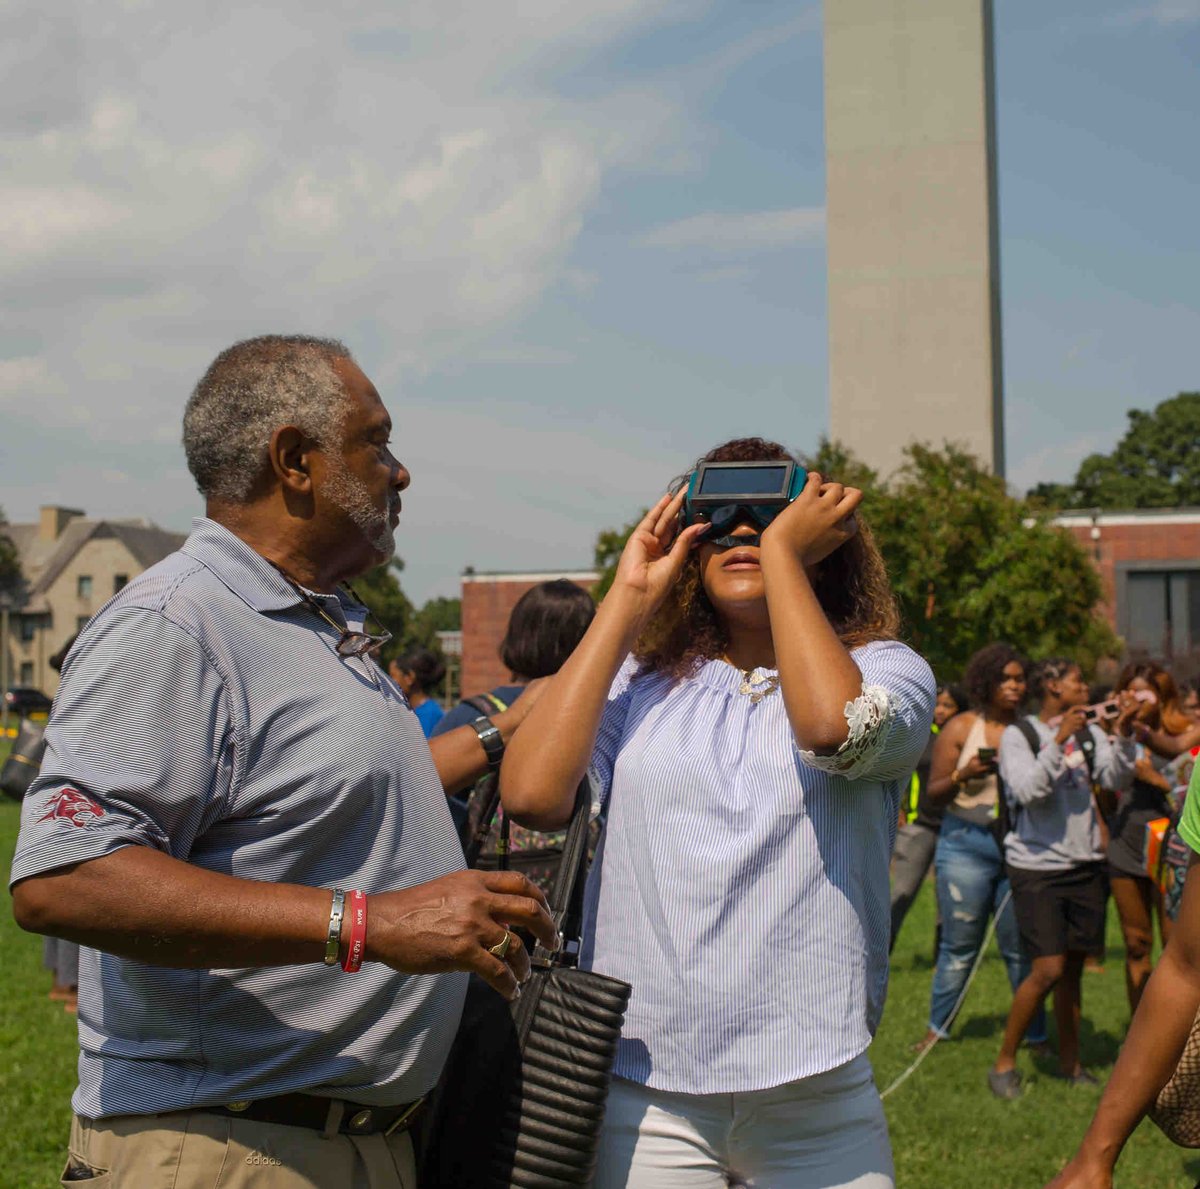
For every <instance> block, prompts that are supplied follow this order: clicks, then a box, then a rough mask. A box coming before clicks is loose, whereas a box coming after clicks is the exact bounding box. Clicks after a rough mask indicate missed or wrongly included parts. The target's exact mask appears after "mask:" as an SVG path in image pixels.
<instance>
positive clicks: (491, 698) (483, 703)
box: [463, 694, 508, 717]
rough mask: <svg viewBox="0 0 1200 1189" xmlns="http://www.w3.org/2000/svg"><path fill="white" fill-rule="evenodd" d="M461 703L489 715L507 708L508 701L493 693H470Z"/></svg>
mask: <svg viewBox="0 0 1200 1189" xmlns="http://www.w3.org/2000/svg"><path fill="white" fill-rule="evenodd" d="M463 705H464V706H470V707H471V709H472V710H478V711H479V713H480V714H484V715H487V716H489V717H490V716H491V715H493V714H499V713H501V712H503V711H505V710H507V709H508V703H507V702H506V701H505V700H504V699H503V698H498V697H496V695H495V694H472V695H471V697H469V698H463Z"/></svg>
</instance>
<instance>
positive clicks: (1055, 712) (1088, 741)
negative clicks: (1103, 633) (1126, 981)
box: [988, 658, 1139, 1099]
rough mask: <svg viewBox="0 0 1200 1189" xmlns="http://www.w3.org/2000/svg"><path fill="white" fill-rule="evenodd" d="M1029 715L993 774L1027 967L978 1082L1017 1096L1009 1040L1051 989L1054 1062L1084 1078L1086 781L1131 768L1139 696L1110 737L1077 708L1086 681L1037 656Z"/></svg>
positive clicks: (1008, 736) (1066, 666)
mask: <svg viewBox="0 0 1200 1189" xmlns="http://www.w3.org/2000/svg"><path fill="white" fill-rule="evenodd" d="M1029 684H1030V688H1031V691H1032V693H1033V696H1034V697H1035V698H1037V699H1038V700H1039V702H1040V706H1039V710H1038V713H1037V715H1036V716H1035V715H1030V716H1028V717H1026V718H1024V719H1022V720H1020V721H1019V722H1017V723H1015V724H1014V725H1012V726H1010V727H1007V728H1006V729H1005V731H1004V734H1003V735H1002V736H1001V740H1000V778H1001V781H1002V783H1003V788H1004V793H1005V795H1006V796H1007V797H1008V800H1009V813H1010V829H1009V831H1008V834H1007V835H1006V836H1005V839H1004V857H1005V861H1006V863H1007V866H1008V879H1009V883H1010V885H1011V886H1012V896H1013V908H1014V910H1015V912H1016V918H1017V927H1018V929H1019V930H1020V934H1021V944H1022V947H1023V948H1024V951H1025V954H1026V955H1027V956H1028V958H1029V959H1030V961H1031V964H1032V968H1031V970H1030V972H1029V975H1028V977H1026V978H1025V979H1024V980H1023V981H1022V983H1021V985H1020V986H1019V987H1018V988H1017V990H1016V993H1015V994H1014V995H1013V1001H1012V1007H1011V1008H1010V1009H1009V1013H1008V1021H1007V1023H1006V1024H1005V1028H1004V1039H1003V1041H1002V1042H1001V1045H1000V1052H999V1054H998V1056H997V1057H996V1063H995V1065H994V1066H993V1067H992V1069H991V1071H990V1072H989V1073H988V1086H989V1087H990V1088H991V1091H992V1093H993V1094H995V1095H996V1096H997V1097H998V1098H1009V1099H1011V1098H1018V1097H1019V1096H1020V1094H1021V1075H1020V1074H1019V1073H1018V1071H1017V1068H1016V1058H1017V1047H1018V1046H1019V1045H1020V1043H1021V1039H1022V1038H1023V1037H1024V1035H1025V1030H1026V1029H1027V1028H1028V1027H1029V1024H1030V1021H1031V1020H1032V1019H1033V1017H1034V1014H1035V1013H1036V1012H1037V1011H1038V1009H1039V1008H1040V1006H1041V1004H1042V1003H1043V1002H1044V1001H1045V998H1046V996H1047V995H1048V994H1049V993H1050V992H1051V991H1054V993H1055V994H1054V1018H1055V1022H1056V1023H1057V1025H1058V1061H1059V1069H1060V1070H1061V1073H1062V1076H1063V1077H1064V1078H1066V1079H1067V1080H1068V1081H1069V1082H1070V1083H1071V1084H1072V1085H1073V1086H1084V1085H1095V1084H1096V1079H1095V1078H1094V1077H1093V1076H1092V1075H1091V1074H1090V1073H1089V1072H1088V1071H1087V1070H1086V1069H1084V1067H1083V1066H1082V1065H1081V1064H1080V1062H1079V1016H1080V1005H1081V1000H1082V986H1081V983H1082V975H1083V963H1084V959H1085V958H1086V957H1087V955H1088V954H1090V953H1095V952H1096V950H1097V949H1099V947H1100V945H1101V943H1102V942H1103V940H1104V917H1105V908H1106V907H1107V903H1108V889H1107V888H1106V886H1105V873H1104V857H1105V846H1106V844H1107V841H1108V832H1107V829H1106V827H1105V824H1104V819H1103V817H1102V815H1101V813H1100V807H1099V805H1098V804H1097V802H1096V794H1095V791H1094V790H1095V788H1096V787H1099V788H1101V789H1110V790H1111V789H1117V788H1120V787H1121V786H1122V785H1123V784H1125V783H1126V782H1127V781H1128V779H1129V777H1130V776H1131V774H1132V772H1133V757H1134V742H1133V734H1132V732H1133V717H1134V715H1135V714H1136V713H1137V709H1138V705H1139V703H1138V702H1137V701H1136V700H1135V699H1134V698H1133V697H1130V696H1128V695H1127V696H1126V697H1125V698H1123V699H1122V701H1121V704H1120V708H1119V710H1118V713H1117V717H1116V720H1115V729H1116V732H1117V734H1116V739H1115V741H1110V739H1109V736H1108V735H1107V734H1105V732H1104V731H1103V730H1101V728H1100V727H1098V726H1096V725H1095V723H1094V722H1089V721H1088V720H1089V718H1094V717H1095V715H1094V714H1089V711H1090V710H1091V709H1092V708H1090V707H1088V706H1087V705H1086V703H1087V700H1088V687H1087V684H1086V683H1085V682H1084V680H1083V674H1082V673H1081V672H1080V669H1079V666H1078V665H1077V664H1076V663H1075V662H1074V661H1071V660H1066V659H1063V658H1055V659H1051V660H1044V661H1040V662H1039V663H1038V664H1036V665H1035V666H1034V668H1033V672H1032V674H1031V675H1030V683H1029Z"/></svg>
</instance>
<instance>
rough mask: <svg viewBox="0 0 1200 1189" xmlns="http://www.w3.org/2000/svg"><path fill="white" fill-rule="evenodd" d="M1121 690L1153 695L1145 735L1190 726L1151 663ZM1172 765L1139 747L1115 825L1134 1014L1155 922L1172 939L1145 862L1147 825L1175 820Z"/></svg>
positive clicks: (1117, 891)
mask: <svg viewBox="0 0 1200 1189" xmlns="http://www.w3.org/2000/svg"><path fill="white" fill-rule="evenodd" d="M1117 689H1118V691H1119V692H1121V693H1126V692H1128V693H1135V694H1138V693H1140V694H1144V695H1146V694H1148V695H1151V696H1152V698H1153V700H1152V701H1151V700H1146V701H1143V702H1141V703H1139V710H1138V714H1137V718H1136V721H1135V725H1136V726H1140V728H1141V730H1142V731H1145V732H1150V731H1165V732H1166V733H1167V734H1169V735H1172V736H1177V735H1179V734H1180V733H1181V732H1183V731H1185V730H1186V729H1187V727H1188V726H1189V725H1190V724H1189V723H1188V720H1187V719H1186V718H1185V716H1184V714H1183V712H1182V710H1181V709H1180V705H1179V692H1178V690H1177V689H1176V687H1175V682H1174V680H1173V679H1172V678H1171V675H1170V674H1169V673H1168V672H1167V671H1166V670H1165V669H1164V668H1163V667H1162V666H1161V665H1158V664H1155V663H1154V662H1153V661H1142V662H1138V663H1136V664H1131V665H1127V666H1126V667H1125V669H1124V670H1123V671H1122V673H1121V676H1120V678H1119V679H1118V681H1117ZM1169 765H1170V759H1169V758H1167V757H1164V756H1161V755H1158V754H1157V753H1156V752H1154V751H1153V750H1151V749H1150V748H1148V747H1146V746H1145V745H1144V744H1139V745H1138V747H1137V756H1136V761H1135V764H1134V769H1133V771H1132V772H1131V773H1130V775H1129V779H1128V781H1127V782H1126V785H1125V787H1124V788H1123V789H1122V790H1121V792H1120V795H1119V797H1118V800H1117V810H1116V813H1115V815H1114V816H1113V819H1112V823H1111V835H1112V837H1111V840H1110V841H1109V844H1108V874H1109V880H1110V885H1111V888H1112V897H1113V900H1114V901H1115V903H1116V906H1117V913H1118V915H1119V916H1120V918H1121V934H1122V937H1123V938H1124V941H1125V990H1126V994H1127V995H1128V997H1129V1007H1130V1010H1131V1011H1136V1010H1137V1005H1138V1000H1140V999H1141V997H1142V991H1143V989H1144V988H1145V986H1146V980H1147V979H1148V978H1149V977H1150V966H1151V960H1150V953H1151V948H1152V946H1153V942H1154V923H1153V922H1154V919H1155V917H1157V918H1158V928H1159V936H1160V938H1161V939H1162V943H1163V945H1166V943H1167V939H1168V938H1169V937H1170V935H1171V921H1170V918H1169V917H1168V916H1167V915H1166V913H1165V912H1164V911H1163V902H1162V892H1161V890H1160V889H1159V886H1158V883H1157V881H1156V880H1155V879H1152V878H1151V876H1150V873H1149V872H1148V871H1147V870H1146V866H1145V858H1144V854H1145V844H1146V824H1147V823H1148V822H1151V821H1153V820H1155V819H1156V818H1164V817H1172V816H1173V812H1172V805H1171V802H1170V793H1171V790H1172V788H1173V781H1172V779H1171V777H1170V776H1169V775H1168V774H1167V769H1168V767H1169Z"/></svg>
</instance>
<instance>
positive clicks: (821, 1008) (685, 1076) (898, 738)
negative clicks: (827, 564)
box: [581, 641, 936, 1094]
mask: <svg viewBox="0 0 1200 1189" xmlns="http://www.w3.org/2000/svg"><path fill="white" fill-rule="evenodd" d="M852 656H853V658H854V660H855V662H856V663H857V665H858V667H859V669H860V670H861V671H862V675H863V689H864V698H862V699H859V701H858V702H857V703H854V704H851V705H850V706H848V707H847V715H848V718H849V719H850V720H851V722H852V725H853V727H854V728H855V729H854V731H853V732H852V733H853V734H854V735H855V737H856V738H858V739H859V740H860V743H861V744H862V746H860V747H859V748H857V749H851V750H852V751H855V752H856V755H855V758H854V759H853V761H852V762H850V763H845V762H843V761H836V760H830V759H829V758H818V757H813V756H811V755H808V754H806V753H802V752H801V751H800V750H799V749H798V747H797V745H796V741H795V737H794V736H793V734H792V730H791V726H790V724H789V722H788V717H787V711H786V708H785V706H784V702H783V697H782V694H780V693H778V692H777V693H775V694H774V695H773V696H768V697H765V698H763V699H762V700H761V701H759V702H757V703H755V702H752V701H751V700H750V698H749V697H747V696H746V695H745V694H744V693H742V692H741V690H740V687H741V685H742V681H743V678H742V675H741V673H740V672H739V671H738V670H736V669H734V668H732V667H731V666H730V665H727V664H725V663H724V662H723V661H710V662H708V663H707V664H705V665H703V666H702V667H701V668H700V670H699V671H698V672H697V673H696V674H695V675H694V676H692V677H690V678H688V679H685V680H682V681H677V682H672V681H671V680H670V679H669V678H668V677H665V676H663V675H660V674H646V675H643V676H634V674H635V672H636V667H635V666H634V665H633V664H632V662H627V663H626V665H625V667H624V668H623V669H622V671H621V673H620V674H619V675H618V678H617V681H616V682H615V683H614V685H613V688H612V691H611V693H610V696H609V701H608V705H607V708H606V710H605V713H604V716H603V719H602V721H601V725H600V730H599V733H598V736H597V741H596V748H595V752H594V754H593V757H592V774H593V779H594V780H595V781H596V782H597V783H598V785H599V792H600V795H601V796H602V797H605V798H607V807H608V816H607V822H606V825H605V830H604V835H603V839H602V842H601V849H600V851H599V853H598V855H597V859H596V862H595V863H594V865H593V868H592V872H591V876H590V878H589V881H588V888H587V901H586V911H587V917H586V927H585V937H584V947H583V953H582V957H581V962H582V964H583V965H584V966H586V967H589V968H591V969H594V970H597V971H600V972H602V973H604V974H609V975H613V976H615V977H617V978H621V979H624V980H626V981H627V982H629V983H631V984H632V986H633V995H632V997H631V999H630V1003H629V1010H628V1012H627V1014H626V1017H625V1026H624V1028H623V1029H622V1035H621V1041H620V1045H619V1049H618V1054H617V1061H616V1066H615V1070H614V1071H615V1072H616V1073H617V1074H618V1075H619V1076H621V1077H625V1078H629V1079H631V1080H634V1081H638V1082H642V1083H645V1084H647V1085H649V1086H652V1087H654V1088H655V1089H659V1090H667V1091H674V1092H679V1093H688V1094H717V1093H732V1092H738V1091H750V1090H761V1089H767V1088H770V1087H773V1086H779V1085H783V1084H785V1083H787V1082H792V1081H796V1080H797V1079H800V1078H804V1077H808V1076H810V1075H813V1074H818V1073H822V1072H824V1071H826V1070H829V1069H833V1068H835V1067H837V1066H839V1065H842V1064H844V1063H845V1062H847V1061H849V1060H851V1059H852V1058H854V1057H856V1056H858V1055H859V1054H860V1053H862V1052H863V1051H864V1050H865V1049H866V1048H867V1046H868V1045H869V1044H870V1041H871V1037H872V1035H873V1034H874V1032H875V1029H876V1027H877V1026H878V1023H879V1019H880V1015H881V1014H882V1012H883V1003H884V997H885V994H886V990H887V962H888V958H887V953H888V936H889V929H890V923H889V922H890V915H889V894H888V862H889V858H890V855H891V849H892V842H893V840H894V838H895V833H896V820H897V816H898V812H899V800H900V794H901V789H902V788H903V787H904V786H905V785H906V784H907V782H908V780H909V777H910V776H911V774H912V771H913V768H914V766H915V765H916V762H917V760H918V759H919V758H920V756H921V751H922V749H923V748H924V746H925V742H926V740H927V739H928V737H929V724H930V722H931V721H932V718H933V705H934V699H935V697H936V689H935V683H934V679H933V674H932V673H931V672H930V669H929V666H928V665H927V664H926V663H925V661H924V660H922V659H921V657H919V656H918V655H917V654H916V653H915V652H913V651H912V650H911V649H909V648H908V647H906V646H905V645H903V644H900V643H897V642H892V641H889V642H881V643H874V644H868V645H866V646H864V647H862V648H858V649H856V650H854V652H853V653H852ZM764 672H768V673H769V672H770V671H769V670H766V671H764ZM871 722H874V723H875V724H876V725H875V726H874V727H872V726H870V723H871ZM839 764H841V766H842V767H844V768H846V769H847V771H846V773H845V774H842V773H838V772H833V771H827V770H825V768H826V767H835V766H838V765H839ZM817 765H821V766H817Z"/></svg>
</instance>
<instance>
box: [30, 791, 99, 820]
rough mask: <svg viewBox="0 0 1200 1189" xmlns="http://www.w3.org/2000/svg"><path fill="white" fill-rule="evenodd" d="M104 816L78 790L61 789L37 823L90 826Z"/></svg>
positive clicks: (96, 805)
mask: <svg viewBox="0 0 1200 1189" xmlns="http://www.w3.org/2000/svg"><path fill="white" fill-rule="evenodd" d="M103 816H104V810H103V809H101V808H100V806H99V805H98V804H97V803H96V802H95V801H93V800H92V799H91V797H89V796H86V795H85V794H84V793H81V792H80V791H79V790H78V789H63V790H62V791H61V792H59V793H55V794H54V796H53V797H51V799H50V806H49V810H48V812H46V813H44V814H43V815H42V816H41V817H39V818H38V821H39V822H70V823H71V825H73V826H90V825H91V824H92V822H94V821H97V820H99V819H100V818H102V817H103Z"/></svg>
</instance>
